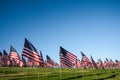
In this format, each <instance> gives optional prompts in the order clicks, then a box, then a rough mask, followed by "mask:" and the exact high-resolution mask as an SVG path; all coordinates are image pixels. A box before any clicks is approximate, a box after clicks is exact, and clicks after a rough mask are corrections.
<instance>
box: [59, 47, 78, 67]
mask: <svg viewBox="0 0 120 80" xmlns="http://www.w3.org/2000/svg"><path fill="white" fill-rule="evenodd" d="M59 54H60V64H61V66H62V67H73V66H74V64H75V63H76V60H77V56H76V55H74V54H72V53H71V52H69V51H67V50H65V49H64V48H62V47H60V53H59Z"/></svg>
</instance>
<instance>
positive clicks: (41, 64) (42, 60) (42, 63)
mask: <svg viewBox="0 0 120 80" xmlns="http://www.w3.org/2000/svg"><path fill="white" fill-rule="evenodd" d="M40 58H41V62H40V67H44V59H43V56H42V51H40Z"/></svg>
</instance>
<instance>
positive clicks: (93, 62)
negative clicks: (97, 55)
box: [91, 56, 98, 69]
mask: <svg viewBox="0 0 120 80" xmlns="http://www.w3.org/2000/svg"><path fill="white" fill-rule="evenodd" d="M91 61H92V65H93V67H94V68H95V69H98V66H97V64H96V63H95V61H94V59H93V58H92V56H91Z"/></svg>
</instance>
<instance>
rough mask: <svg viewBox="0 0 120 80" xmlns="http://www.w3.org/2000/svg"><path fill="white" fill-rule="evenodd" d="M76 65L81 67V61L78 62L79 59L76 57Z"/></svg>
mask: <svg viewBox="0 0 120 80" xmlns="http://www.w3.org/2000/svg"><path fill="white" fill-rule="evenodd" d="M76 67H77V68H81V67H82V66H81V62H80V60H78V59H77V62H76Z"/></svg>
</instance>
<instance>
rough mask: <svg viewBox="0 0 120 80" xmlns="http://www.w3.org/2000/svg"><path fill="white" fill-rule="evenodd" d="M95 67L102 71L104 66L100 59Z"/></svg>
mask: <svg viewBox="0 0 120 80" xmlns="http://www.w3.org/2000/svg"><path fill="white" fill-rule="evenodd" d="M97 66H98V68H100V69H104V64H103V62H102V60H101V59H98V62H97Z"/></svg>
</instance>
